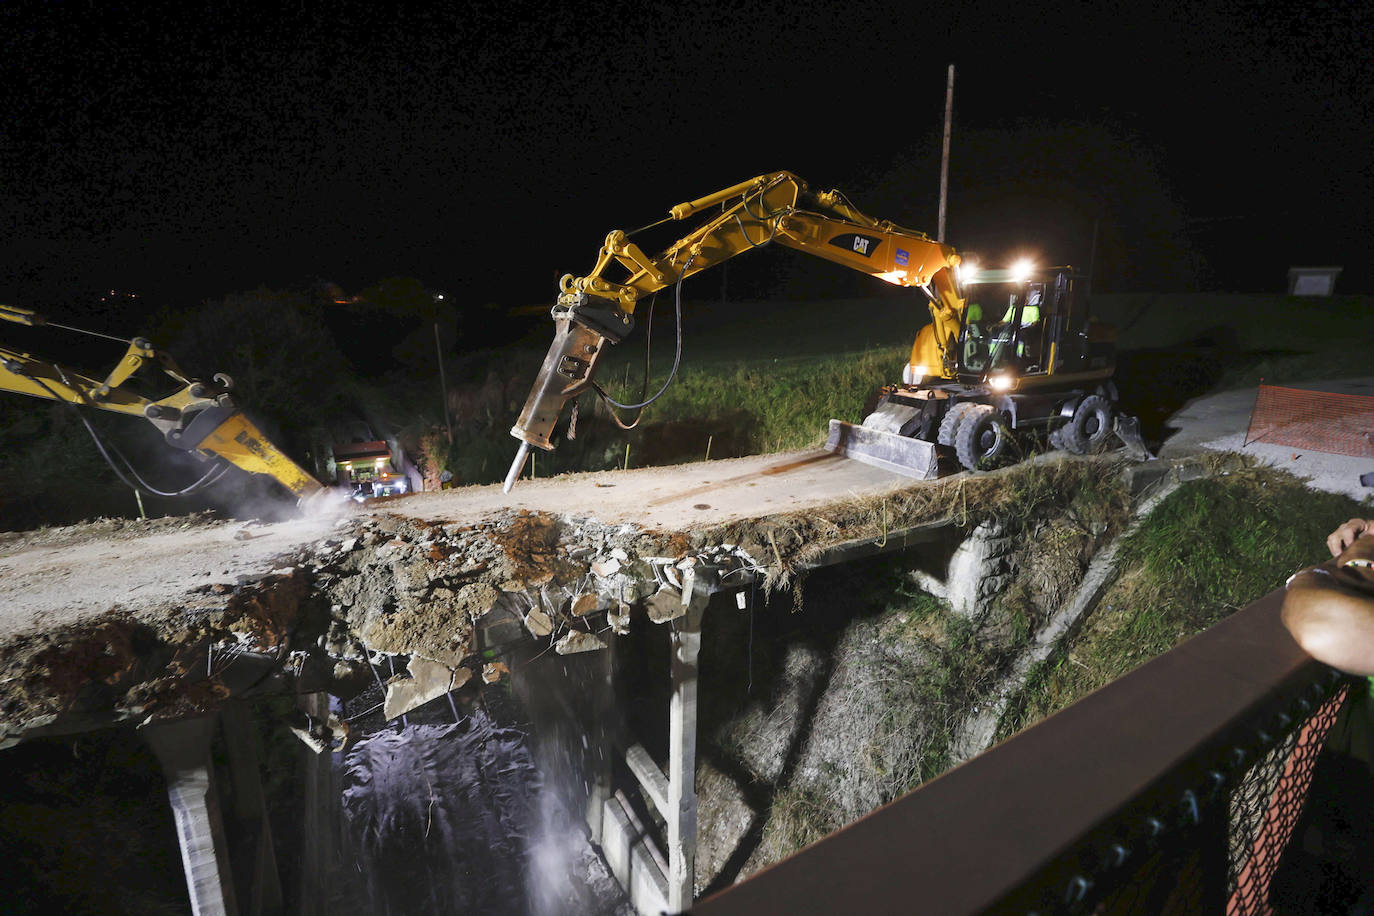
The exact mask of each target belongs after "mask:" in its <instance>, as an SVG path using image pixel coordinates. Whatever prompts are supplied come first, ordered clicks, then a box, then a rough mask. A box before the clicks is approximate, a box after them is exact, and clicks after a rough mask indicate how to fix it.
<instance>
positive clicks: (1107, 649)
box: [999, 466, 1368, 737]
mask: <svg viewBox="0 0 1374 916" xmlns="http://www.w3.org/2000/svg"><path fill="white" fill-rule="evenodd" d="M1367 511H1368V507H1367V506H1365V507H1361V505H1360V504H1359V503H1357V502H1355V501H1354V500H1352V499H1350V498H1349V497H1345V496H1340V495H1336V494H1331V493H1322V492H1318V491H1314V490H1309V489H1308V488H1306V487H1305V486H1303V484H1302V483H1301V482H1300V481H1299V480H1298V479H1297V478H1295V477H1293V476H1292V475H1290V474H1287V473H1285V472H1283V471H1278V470H1275V469H1273V468H1268V467H1263V466H1252V467H1246V468H1242V469H1241V470H1238V471H1235V472H1232V473H1230V474H1228V475H1226V476H1221V477H1214V478H1208V479H1202V480H1194V481H1189V482H1188V483H1185V484H1183V485H1182V486H1181V487H1179V489H1178V490H1177V491H1175V492H1174V493H1173V494H1172V495H1170V497H1169V498H1168V499H1166V500H1165V501H1164V502H1163V503H1161V504H1160V505H1159V506H1158V507H1157V508H1156V509H1155V510H1154V512H1152V513H1151V514H1150V516H1149V517H1148V518H1146V519H1145V520H1144V521H1143V522H1142V523H1141V524H1140V526H1139V527H1138V528H1136V530H1135V531H1134V532H1132V533H1131V534H1130V535H1129V536H1128V538H1127V539H1126V541H1125V542H1124V543H1123V545H1122V550H1121V555H1120V566H1119V569H1120V573H1119V575H1118V578H1117V581H1116V583H1115V584H1114V585H1113V586H1112V587H1111V588H1110V589H1109V590H1108V591H1107V593H1106V595H1105V596H1104V597H1103V598H1102V601H1101V602H1100V604H1099V606H1098V609H1097V611H1096V612H1095V613H1094V614H1093V616H1092V618H1091V619H1090V620H1089V621H1088V622H1087V623H1086V624H1085V626H1084V627H1083V628H1082V629H1081V630H1080V631H1079V633H1078V634H1077V636H1076V637H1074V638H1073V639H1072V640H1071V642H1070V643H1069V644H1068V645H1066V646H1063V647H1061V650H1060V651H1059V652H1057V653H1056V654H1055V655H1054V656H1052V657H1051V658H1050V659H1048V660H1047V661H1046V662H1045V663H1044V664H1043V665H1041V666H1039V668H1037V669H1036V670H1034V671H1033V672H1032V673H1031V675H1030V676H1029V677H1028V678H1027V681H1026V684H1025V687H1024V688H1023V691H1022V694H1021V697H1020V698H1019V699H1018V701H1017V702H1016V703H1014V704H1013V706H1012V707H1011V708H1010V709H1009V710H1008V713H1007V715H1006V716H1005V717H1004V719H1003V722H1002V725H1001V727H1000V729H999V736H1000V737H1005V736H1007V735H1009V734H1012V733H1014V732H1016V731H1019V730H1020V729H1022V728H1025V727H1026V726H1028V725H1032V724H1034V723H1035V722H1037V721H1039V720H1040V719H1042V718H1044V717H1046V716H1048V715H1050V714H1052V713H1054V712H1056V711H1058V710H1059V709H1062V708H1063V707H1065V706H1067V705H1069V704H1070V703H1072V702H1074V701H1075V700H1077V699H1079V698H1080V697H1082V696H1084V695H1086V694H1087V693H1089V692H1091V691H1092V690H1095V689H1097V688H1098V687H1100V686H1102V685H1104V684H1106V683H1108V682H1110V681H1112V680H1115V679H1116V678H1118V677H1120V676H1121V675H1123V674H1125V673H1127V672H1128V671H1130V670H1131V669H1133V668H1135V667H1137V666H1138V665H1140V664H1143V663H1144V662H1146V661H1149V660H1150V659H1152V658H1154V657H1155V656H1157V655H1159V654H1161V653H1163V652H1166V651H1168V650H1169V649H1172V648H1173V647H1174V646H1176V645H1178V644H1179V643H1181V642H1183V641H1184V640H1185V639H1187V638H1188V637H1190V636H1193V635H1194V634H1196V633H1199V632H1201V631H1202V630H1205V629H1206V628H1207V627H1209V626H1211V625H1212V624H1214V623H1216V622H1217V621H1219V620H1221V619H1222V618H1224V617H1226V616H1228V615H1230V614H1231V613H1232V612H1234V611H1236V610H1238V609H1239V608H1241V607H1242V606H1244V605H1246V604H1248V603H1250V602H1251V601H1254V600H1256V599H1257V598H1259V597H1261V596H1262V595H1264V594H1265V593H1267V592H1269V591H1271V590H1273V589H1275V588H1278V587H1279V586H1280V585H1282V584H1283V582H1284V580H1285V579H1286V578H1287V577H1288V575H1289V574H1290V573H1292V571H1293V570H1295V569H1297V568H1299V567H1301V566H1304V565H1307V564H1309V563H1312V562H1315V561H1317V560H1320V559H1321V558H1322V556H1323V554H1324V548H1323V546H1322V544H1323V542H1324V540H1325V538H1326V535H1327V534H1328V533H1329V532H1330V531H1331V529H1332V528H1333V527H1335V526H1336V525H1337V524H1339V523H1340V522H1342V521H1344V520H1345V519H1347V518H1350V517H1351V516H1352V515H1357V514H1360V513H1361V512H1367Z"/></svg>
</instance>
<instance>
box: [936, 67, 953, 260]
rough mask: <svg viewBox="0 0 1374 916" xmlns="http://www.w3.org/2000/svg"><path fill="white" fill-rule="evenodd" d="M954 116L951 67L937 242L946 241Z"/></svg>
mask: <svg viewBox="0 0 1374 916" xmlns="http://www.w3.org/2000/svg"><path fill="white" fill-rule="evenodd" d="M953 115H954V65H953V64H950V65H949V81H948V82H947V83H946V84H945V147H944V151H943V152H942V153H941V154H940V221H939V224H938V228H937V229H936V230H935V239H936V241H940V242H943V241H944V240H945V202H946V199H947V198H948V197H949V128H950V123H951V121H952V120H953Z"/></svg>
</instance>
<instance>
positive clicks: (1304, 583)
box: [1283, 520, 1374, 675]
mask: <svg viewBox="0 0 1374 916" xmlns="http://www.w3.org/2000/svg"><path fill="white" fill-rule="evenodd" d="M1354 521H1358V520H1352V523H1353V522H1354ZM1348 524H1349V523H1348ZM1345 527H1346V526H1342V529H1338V530H1337V532H1336V533H1334V534H1333V535H1332V538H1333V539H1335V538H1337V536H1338V535H1340V534H1341V532H1342V531H1343V530H1344V529H1345ZM1338 547H1339V544H1335V545H1333V546H1332V549H1333V550H1336V549H1337V548H1338ZM1339 554H1340V555H1339V556H1337V557H1336V558H1335V559H1334V560H1331V561H1328V562H1327V563H1324V564H1322V565H1321V566H1316V567H1312V568H1310V569H1305V570H1302V571H1301V572H1299V573H1298V574H1297V575H1295V576H1294V577H1293V578H1292V579H1291V580H1290V581H1289V583H1288V593H1287V594H1286V595H1285V596H1284V599H1283V623H1284V625H1285V626H1286V627H1288V630H1289V632H1291V633H1292V634H1293V638H1294V639H1295V640H1297V642H1298V645H1300V646H1302V647H1303V649H1304V650H1305V651H1306V652H1307V654H1308V655H1311V656H1312V657H1313V658H1315V659H1317V660H1318V661H1322V662H1325V663H1326V664H1328V665H1331V666H1332V667H1334V668H1340V669H1341V670H1342V671H1348V672H1350V673H1351V674H1361V675H1374V569H1371V567H1369V566H1368V565H1362V564H1367V563H1369V562H1371V561H1374V537H1370V536H1368V535H1365V536H1359V535H1358V534H1357V535H1355V536H1354V538H1353V542H1352V543H1350V544H1349V545H1348V546H1345V547H1344V548H1343V549H1340V551H1339Z"/></svg>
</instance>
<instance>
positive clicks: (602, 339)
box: [505, 292, 634, 493]
mask: <svg viewBox="0 0 1374 916" xmlns="http://www.w3.org/2000/svg"><path fill="white" fill-rule="evenodd" d="M553 320H554V336H553V343H552V344H550V345H549V352H548V354H547V355H545V357H544V365H543V366H541V367H540V369H539V375H538V376H537V377H536V378H535V380H534V385H533V387H531V389H530V396H529V398H528V400H526V401H525V409H524V410H522V411H521V412H520V418H519V419H518V420H516V423H515V425H514V426H512V427H511V431H510V434H511V435H512V436H514V437H515V438H517V439H519V440H521V445H520V450H519V451H518V452H517V453H516V456H515V461H514V462H513V463H512V464H511V469H510V473H509V474H507V475H506V482H505V490H506V492H507V493H509V492H510V488H511V486H512V485H513V484H514V483H515V481H516V479H517V478H518V477H519V476H520V471H521V470H522V469H523V468H524V466H525V459H526V458H527V457H528V455H529V450H530V446H531V445H537V446H539V447H540V448H542V449H544V450H545V451H549V450H552V449H553V441H552V437H553V430H554V427H555V426H556V425H557V423H558V417H559V415H560V414H561V413H562V412H563V406H564V405H565V404H567V403H568V401H570V400H571V399H573V398H575V397H577V396H578V395H579V394H581V393H582V392H584V391H586V390H587V389H588V388H590V387H591V385H592V379H593V377H594V376H595V374H596V367H597V363H598V362H600V360H601V355H602V353H604V352H605V350H606V344H607V342H610V343H612V344H615V343H619V342H620V341H621V340H623V339H624V337H625V335H626V334H628V333H629V332H630V330H631V329H632V328H633V327H634V319H633V318H631V317H630V313H629V312H626V311H624V310H622V309H621V308H620V306H619V305H617V304H616V303H615V302H613V301H611V300H609V299H602V298H601V297H599V296H591V295H588V294H587V293H583V292H571V293H564V294H562V295H561V296H559V297H558V304H557V305H555V306H554V307H553Z"/></svg>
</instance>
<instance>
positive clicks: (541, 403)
mask: <svg viewBox="0 0 1374 916" xmlns="http://www.w3.org/2000/svg"><path fill="white" fill-rule="evenodd" d="M692 217H699V218H700V220H701V221H700V222H699V223H698V225H697V226H696V227H695V228H694V229H693V230H691V231H690V232H688V233H687V234H686V235H684V236H683V237H682V238H680V239H678V240H677V241H675V242H673V243H672V244H671V245H669V246H668V247H667V248H665V249H664V250H663V251H662V252H660V253H658V254H656V255H654V256H649V255H647V254H646V253H645V252H644V251H643V250H642V249H641V248H640V247H639V246H638V245H637V244H636V243H635V242H633V241H631V240H630V235H632V234H634V233H630V234H627V233H625V232H622V231H619V230H617V231H614V232H612V233H610V235H608V236H607V237H606V241H605V244H604V245H603V246H602V249H601V253H600V256H599V257H598V258H597V261H596V264H595V265H594V266H593V268H592V270H591V272H589V273H588V274H587V275H586V276H583V277H573V276H572V275H567V276H564V277H563V279H562V280H561V281H560V283H559V286H560V290H559V296H558V299H557V302H556V304H555V305H554V307H553V312H552V315H553V319H554V324H555V333H554V340H553V343H552V344H551V345H550V347H549V351H548V354H547V355H546V356H545V359H544V363H543V365H542V366H541V367H540V370H539V374H538V375H537V376H536V378H535V381H534V384H533V386H532V387H531V390H530V394H529V398H528V400H527V401H526V402H525V407H524V409H523V410H522V411H521V413H520V416H519V419H518V420H517V421H516V423H515V426H513V427H512V428H511V435H512V436H514V437H515V438H516V439H519V440H520V442H521V444H520V448H519V450H518V452H517V453H516V456H515V460H514V461H513V462H512V464H511V468H510V472H509V473H508V474H507V475H506V480H505V489H506V490H507V491H509V490H510V488H511V486H512V485H513V484H514V482H515V481H516V479H518V478H519V476H520V472H521V470H522V469H523V467H524V464H525V461H526V459H527V458H528V455H529V450H530V447H531V446H538V447H539V448H541V449H544V450H551V449H552V448H553V447H554V443H553V440H552V436H553V433H554V428H555V426H556V425H557V423H558V419H559V416H560V414H561V413H562V410H563V407H564V405H566V403H567V402H568V401H569V400H571V399H573V398H576V397H577V396H578V395H580V394H582V393H583V392H585V391H586V390H588V389H589V388H591V389H595V390H596V392H597V394H598V395H599V396H600V397H601V398H602V399H603V400H606V401H608V402H609V403H610V404H611V405H612V406H615V407H621V408H634V409H642V408H643V407H645V406H647V404H649V403H652V401H653V400H654V399H655V398H657V397H658V395H657V394H656V395H654V396H653V397H651V398H649V399H648V400H646V401H644V402H643V403H636V404H621V403H619V402H616V401H614V400H612V399H611V398H610V397H609V396H608V395H607V394H606V393H605V392H604V391H602V390H601V389H600V388H599V387H598V386H597V385H596V383H595V381H594V377H595V374H596V369H597V364H598V362H599V361H600V359H601V357H602V355H603V354H604V353H605V352H606V345H607V344H608V343H609V344H615V343H619V342H620V341H621V340H623V339H624V338H625V336H626V335H627V334H628V333H629V332H630V331H631V330H632V329H633V327H634V318H633V316H634V311H635V305H636V303H637V302H638V301H639V300H640V299H641V298H643V297H644V296H647V295H650V294H652V293H654V292H657V291H658V290H661V289H664V288H666V287H668V286H670V285H675V286H676V287H677V289H676V298H677V303H676V304H677V309H678V312H679V315H680V313H681V284H682V281H683V280H685V279H686V278H687V277H690V276H692V275H694V274H696V273H699V272H701V271H703V270H706V269H707V268H710V267H713V266H715V265H717V264H720V263H721V262H723V261H725V260H727V259H729V258H732V257H734V256H736V255H739V254H742V253H744V252H746V251H749V250H752V249H754V248H759V247H762V246H763V245H766V244H769V243H770V242H776V243H778V244H780V245H784V246H786V247H789V248H793V249H796V250H798V251H801V252H805V253H806V254H810V255H815V256H816V257H820V258H823V259H825V260H827V261H831V262H834V263H836V264H840V265H843V266H845V267H848V268H851V269H853V270H857V271H861V272H863V273H866V274H869V275H871V276H874V277H876V278H878V279H879V280H883V281H885V282H887V283H892V284H895V285H898V286H907V287H915V288H917V289H919V290H920V291H921V292H922V293H923V294H924V296H925V299H926V302H927V305H928V306H929V309H930V316H931V323H930V324H928V325H925V326H924V327H923V328H922V329H921V331H920V333H919V334H918V335H917V337H916V340H915V342H914V344H913V346H912V350H911V356H910V358H909V360H908V363H907V366H906V367H905V368H904V369H903V372H902V382H901V384H899V385H890V386H887V387H885V388H884V389H882V391H881V392H880V398H879V401H878V404H877V406H876V408H875V409H874V411H873V412H872V413H870V414H869V415H868V416H867V417H865V419H864V422H863V424H862V425H860V426H856V425H853V424H849V423H843V422H841V421H838V420H832V421H831V424H830V425H831V428H830V436H829V440H828V442H827V447H828V448H830V449H831V450H832V451H836V452H838V453H840V454H843V455H846V456H848V457H851V458H856V459H858V460H860V461H864V462H866V463H869V464H873V465H876V466H879V467H885V468H887V469H889V470H892V471H896V472H897V473H901V474H905V475H908V476H911V477H916V478H921V479H925V478H930V477H934V476H936V475H937V472H938V471H937V457H938V450H937V446H945V447H948V448H949V449H951V450H953V451H954V452H955V454H956V455H957V457H958V459H959V461H960V463H961V464H963V465H964V466H965V467H967V468H969V469H971V470H972V469H977V468H979V467H984V466H986V465H987V464H989V463H992V462H996V461H998V460H1000V459H1002V458H1004V457H1005V456H1006V455H1007V454H1008V453H1009V451H1010V442H1011V441H1012V433H1013V431H1017V430H1022V429H1027V428H1035V427H1041V428H1047V429H1048V430H1050V432H1051V441H1052V442H1053V444H1055V445H1057V446H1061V447H1064V448H1065V449H1067V450H1069V451H1073V452H1084V451H1088V450H1090V449H1094V448H1097V447H1099V446H1101V445H1102V444H1103V443H1104V442H1105V440H1106V438H1107V437H1108V436H1109V435H1111V434H1112V432H1113V431H1115V432H1116V433H1117V435H1118V436H1119V437H1120V438H1121V439H1122V440H1123V441H1125V442H1126V443H1127V445H1128V447H1130V448H1131V449H1132V451H1139V452H1143V451H1144V444H1143V442H1141V441H1140V437H1139V432H1138V426H1133V425H1132V423H1131V418H1126V417H1123V416H1122V415H1120V414H1119V412H1118V411H1117V410H1116V408H1115V402H1116V389H1115V387H1114V385H1113V384H1112V382H1111V377H1112V375H1113V372H1114V370H1115V347H1114V333H1113V332H1112V331H1111V329H1110V328H1108V327H1107V326H1106V325H1102V324H1100V323H1097V322H1094V321H1092V320H1091V319H1090V317H1089V316H1088V314H1087V313H1086V310H1085V309H1084V308H1083V306H1082V304H1081V303H1079V302H1078V301H1077V299H1076V297H1075V295H1074V290H1075V282H1074V281H1075V279H1076V277H1075V275H1074V274H1073V271H1072V270H1071V269H1069V268H1056V269H1053V270H1048V271H1046V270H1035V269H1034V268H1033V267H1031V266H1029V265H1024V264H1023V265H1019V266H1018V267H1016V268H1013V269H1010V270H975V269H973V268H972V266H971V265H966V264H963V263H962V259H961V258H960V256H959V255H958V254H957V253H956V252H955V250H954V249H953V248H951V247H950V246H948V245H945V244H943V243H941V242H938V241H935V240H933V239H931V238H929V237H928V236H926V235H925V234H924V233H921V232H918V231H916V230H913V229H906V228H903V227H901V226H899V225H897V224H895V223H893V222H891V221H889V220H878V219H874V218H873V217H871V216H868V215H866V214H864V213H862V212H861V211H859V210H858V209H857V208H856V207H854V205H853V204H851V203H850V202H849V200H848V199H847V198H846V197H845V196H844V194H842V193H841V192H839V191H812V190H811V189H810V188H808V187H807V185H806V183H805V182H804V181H802V180H801V179H800V178H798V177H797V176H796V175H793V174H791V173H790V172H773V173H771V174H768V175H761V176H759V177H757V178H753V179H750V180H749V181H744V182H741V183H739V184H737V185H733V186H731V187H728V188H725V189H723V190H720V191H717V192H715V193H714V194H709V195H707V196H705V197H701V198H699V199H697V200H693V201H689V202H686V203H681V204H678V205H677V206H675V207H672V208H671V209H670V210H669V211H668V216H667V217H666V218H665V219H663V220H660V221H659V222H658V223H653V224H651V226H646V227H644V228H645V229H648V228H652V226H657V225H660V224H661V223H666V222H670V221H676V220H686V219H690V218H692ZM640 231H643V230H636V232H640ZM612 274H614V275H615V278H612ZM679 356H680V348H679ZM676 370H677V360H676V359H675V361H674V366H673V370H672V372H670V374H669V379H668V382H665V383H664V389H666V387H667V385H668V384H669V383H670V382H671V381H672V377H673V374H675V373H676ZM661 393H662V390H660V392H659V394H661Z"/></svg>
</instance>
